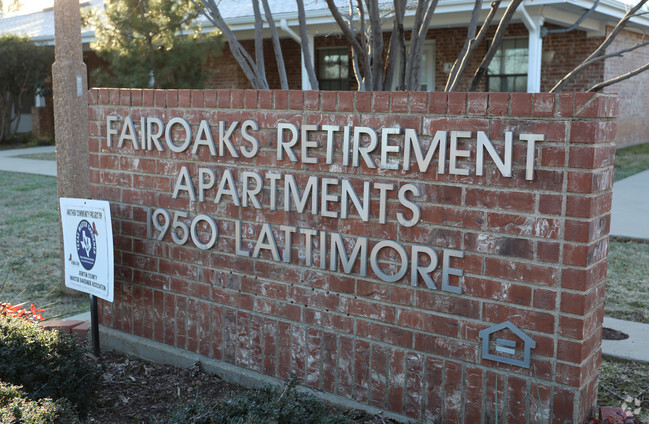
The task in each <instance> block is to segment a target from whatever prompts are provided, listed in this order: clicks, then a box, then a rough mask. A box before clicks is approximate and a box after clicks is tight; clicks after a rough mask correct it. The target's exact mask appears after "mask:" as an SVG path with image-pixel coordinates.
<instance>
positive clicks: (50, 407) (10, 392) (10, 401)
mask: <svg viewBox="0 0 649 424" xmlns="http://www.w3.org/2000/svg"><path fill="white" fill-rule="evenodd" d="M78 421H79V420H78V419H77V416H76V414H75V413H74V410H73V409H72V407H71V406H70V404H69V403H68V401H66V400H63V399H60V400H56V401H54V400H52V399H49V398H45V399H39V400H30V399H27V395H26V394H25V392H23V391H22V388H21V387H19V386H13V385H11V384H8V383H5V382H2V381H0V424H9V423H11V424H23V423H24V424H50V423H52V424H73V423H77V422H78Z"/></svg>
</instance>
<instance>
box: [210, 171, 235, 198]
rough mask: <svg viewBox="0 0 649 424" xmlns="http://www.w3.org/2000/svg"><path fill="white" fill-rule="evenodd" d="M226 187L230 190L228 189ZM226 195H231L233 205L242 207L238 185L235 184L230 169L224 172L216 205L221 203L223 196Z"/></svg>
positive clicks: (217, 193)
mask: <svg viewBox="0 0 649 424" xmlns="http://www.w3.org/2000/svg"><path fill="white" fill-rule="evenodd" d="M226 185H227V186H228V187H229V188H226V187H225V186H226ZM224 194H229V195H230V197H232V203H234V205H235V206H241V203H240V202H239V193H238V192H237V185H236V184H235V183H234V178H233V177H232V171H231V170H229V169H226V170H225V171H223V176H222V177H221V181H220V182H219V190H218V191H217V192H216V197H215V198H214V203H219V202H220V201H221V196H222V195H224Z"/></svg>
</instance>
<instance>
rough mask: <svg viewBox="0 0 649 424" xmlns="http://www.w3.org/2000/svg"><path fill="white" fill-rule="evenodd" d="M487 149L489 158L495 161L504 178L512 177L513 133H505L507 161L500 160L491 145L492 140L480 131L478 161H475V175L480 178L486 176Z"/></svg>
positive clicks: (477, 150) (477, 148) (477, 151)
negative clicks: (485, 154)
mask: <svg viewBox="0 0 649 424" xmlns="http://www.w3.org/2000/svg"><path fill="white" fill-rule="evenodd" d="M485 148H486V149H487V152H489V156H491V159H493V161H494V163H495V164H496V166H497V167H498V170H499V171H500V173H501V174H502V176H503V177H511V176H512V150H513V149H512V133H511V131H506V132H505V153H504V155H503V156H504V157H505V159H504V160H502V159H500V156H498V152H496V149H495V148H494V145H493V144H491V140H489V138H488V137H487V134H485V132H484V131H478V146H477V147H476V160H475V174H476V175H478V176H481V175H484V149H485Z"/></svg>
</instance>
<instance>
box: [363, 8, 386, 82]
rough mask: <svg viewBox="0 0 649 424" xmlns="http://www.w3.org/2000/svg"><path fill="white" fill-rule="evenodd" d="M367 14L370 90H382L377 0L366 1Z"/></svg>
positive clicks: (381, 58)
mask: <svg viewBox="0 0 649 424" xmlns="http://www.w3.org/2000/svg"><path fill="white" fill-rule="evenodd" d="M367 9H368V10H367V12H368V15H369V19H370V34H371V39H370V43H369V44H370V46H371V50H370V55H369V56H370V59H371V63H372V90H381V89H382V88H383V61H384V56H383V45H384V44H383V30H382V28H381V27H382V25H381V16H380V13H379V12H380V11H379V4H378V1H377V0H367Z"/></svg>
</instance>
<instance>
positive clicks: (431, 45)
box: [392, 40, 435, 91]
mask: <svg viewBox="0 0 649 424" xmlns="http://www.w3.org/2000/svg"><path fill="white" fill-rule="evenodd" d="M400 56H401V54H397V57H396V61H397V62H396V66H395V67H394V77H393V78H392V90H398V80H399V71H400V69H401V61H400V60H399V57H400ZM419 90H420V91H435V40H426V41H424V46H423V49H422V55H421V77H420V78H419Z"/></svg>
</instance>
